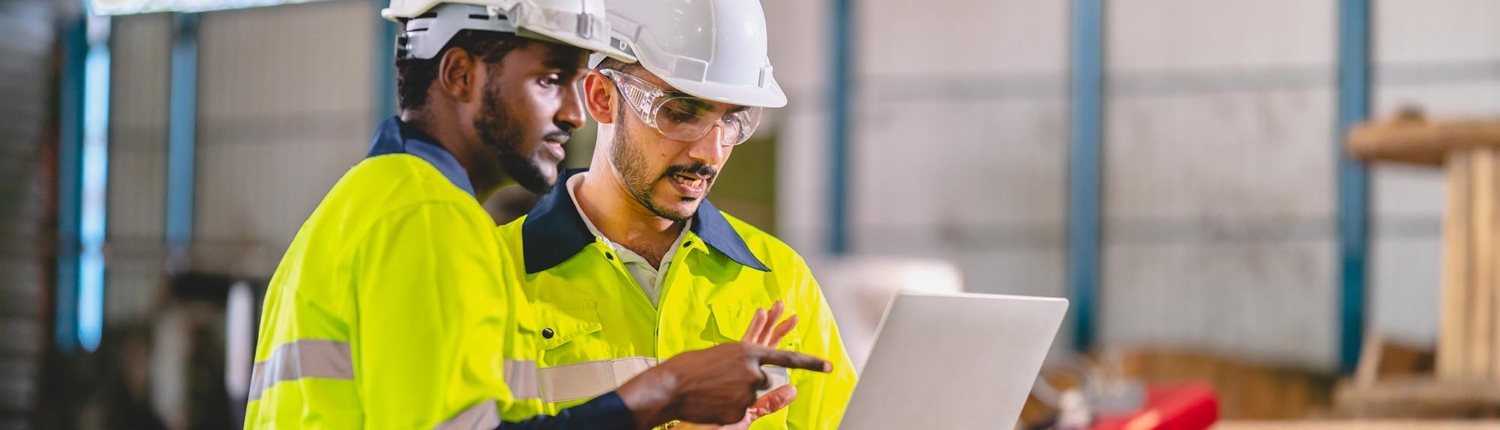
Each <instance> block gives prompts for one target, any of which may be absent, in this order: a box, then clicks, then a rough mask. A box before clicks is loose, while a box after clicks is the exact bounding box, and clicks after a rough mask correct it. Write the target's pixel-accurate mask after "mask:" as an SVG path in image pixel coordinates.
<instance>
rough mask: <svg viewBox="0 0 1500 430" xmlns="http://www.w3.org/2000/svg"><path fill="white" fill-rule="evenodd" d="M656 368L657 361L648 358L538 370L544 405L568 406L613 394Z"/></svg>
mask: <svg viewBox="0 0 1500 430" xmlns="http://www.w3.org/2000/svg"><path fill="white" fill-rule="evenodd" d="M655 365H656V359H655V358H648V357H630V358H618V359H614V360H602V361H586V362H582V363H574V364H565V365H561V366H556V367H546V368H542V369H538V370H537V381H538V382H539V385H540V386H541V389H542V393H541V394H542V401H543V402H546V403H557V402H566V401H569V400H579V399H588V398H593V397H597V396H599V395H600V394H604V393H608V392H610V391H614V389H616V388H619V387H620V386H621V385H624V384H625V381H629V380H630V378H634V377H635V376H636V375H639V374H641V372H645V371H646V369H650V368H651V366H655Z"/></svg>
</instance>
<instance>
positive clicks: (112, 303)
mask: <svg viewBox="0 0 1500 430" xmlns="http://www.w3.org/2000/svg"><path fill="white" fill-rule="evenodd" d="M111 31H112V35H111V37H112V40H111V43H110V45H111V46H110V51H111V54H112V55H111V62H110V66H111V70H110V80H111V84H110V116H111V117H110V131H109V139H110V144H109V152H110V153H109V198H108V201H109V207H108V209H107V211H108V212H107V213H108V218H107V219H108V223H109V225H108V227H107V229H106V231H107V232H108V234H109V239H108V240H109V246H107V247H106V253H107V259H106V261H107V264H108V266H107V267H108V270H106V271H105V285H106V289H107V290H106V292H105V294H104V297H105V307H104V315H105V318H106V320H107V321H109V322H111V323H117V322H121V321H138V320H141V319H144V318H146V317H149V316H150V315H152V313H153V312H154V311H156V310H157V309H158V306H159V305H160V299H161V297H162V295H163V294H164V291H165V290H164V287H165V284H164V283H165V280H166V277H165V275H164V272H163V269H164V268H165V264H166V247H165V236H163V234H164V227H165V225H166V222H165V219H166V218H165V210H166V206H167V201H166V187H167V184H166V177H167V108H168V106H167V97H168V94H169V87H168V77H169V75H170V70H171V66H172V65H171V49H172V16H171V15H168V14H154V15H135V16H126V17H120V18H116V19H115V20H114V24H113V25H112V26H111Z"/></svg>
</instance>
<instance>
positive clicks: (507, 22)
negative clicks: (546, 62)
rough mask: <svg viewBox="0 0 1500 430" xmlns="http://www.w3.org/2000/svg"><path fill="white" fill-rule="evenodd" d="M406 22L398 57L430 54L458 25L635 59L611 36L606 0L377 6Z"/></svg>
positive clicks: (442, 0)
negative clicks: (605, 5) (606, 14)
mask: <svg viewBox="0 0 1500 430" xmlns="http://www.w3.org/2000/svg"><path fill="white" fill-rule="evenodd" d="M380 16H383V17H385V18H386V19H389V20H392V21H396V22H402V21H403V20H404V21H405V22H406V29H405V32H403V34H402V36H401V39H400V40H399V41H398V42H397V46H396V58H417V59H430V58H433V57H435V56H437V54H438V52H439V51H442V49H443V46H445V45H447V44H448V40H449V39H452V38H453V35H455V34H458V32H459V31H462V30H486V31H497V32H504V33H514V34H516V35H518V36H523V37H528V38H532V39H540V40H545V41H548V42H556V43H562V44H567V45H573V46H576V47H579V48H583V49H587V50H590V51H594V52H596V53H601V54H604V55H608V56H610V57H614V58H616V59H619V60H621V61H625V62H634V61H635V57H632V56H631V55H630V54H627V53H625V52H624V51H623V50H621V49H619V47H616V46H611V45H610V43H611V42H613V41H614V39H613V38H612V37H610V36H611V34H612V32H611V31H610V28H609V21H608V20H607V19H606V18H605V16H604V0H391V6H390V7H389V8H386V9H384V10H381V11H380Z"/></svg>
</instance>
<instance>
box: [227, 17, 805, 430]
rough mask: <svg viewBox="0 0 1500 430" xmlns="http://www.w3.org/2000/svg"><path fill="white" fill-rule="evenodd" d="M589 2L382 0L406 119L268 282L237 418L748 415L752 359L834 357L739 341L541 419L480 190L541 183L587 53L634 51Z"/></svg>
mask: <svg viewBox="0 0 1500 430" xmlns="http://www.w3.org/2000/svg"><path fill="white" fill-rule="evenodd" d="M602 1H603V0H460V1H433V0H395V1H393V2H392V3H391V7H390V8H389V9H386V10H385V11H384V12H382V14H383V15H384V16H385V17H387V18H390V19H393V20H396V21H398V22H401V23H402V24H403V26H404V28H405V31H404V32H403V34H402V35H401V37H400V39H399V40H398V41H397V46H396V51H397V56H396V65H395V66H396V69H397V93H398V96H399V98H400V106H401V114H400V115H399V116H397V117H394V118H391V119H389V120H386V121H385V122H384V123H383V124H381V125H380V127H379V129H378V130H377V131H376V133H375V138H374V141H373V142H372V144H371V148H370V151H369V154H368V155H367V157H366V158H365V159H364V160H363V161H361V162H360V163H359V164H358V165H356V166H355V167H353V168H352V169H350V170H349V171H348V172H347V173H346V174H345V175H344V176H343V178H342V179H340V180H339V182H338V183H337V184H336V185H334V187H333V189H332V190H330V191H329V193H328V195H327V196H326V197H325V198H324V199H323V202H322V203H320V204H319V206H318V208H317V209H316V210H314V212H313V213H312V215H311V216H310V217H309V218H308V220H307V221H306V223H304V224H303V226H302V228H301V229H300V230H299V231H298V233H297V236H296V238H295V239H294V240H293V242H292V245H291V246H290V248H289V249H288V250H287V253H286V256H285V257H284V258H283V259H282V261H281V264H280V265H279V267H278V268H277V270H276V274H275V275H274V277H273V278H272V279H271V283H270V286H269V289H268V291H267V295H266V302H265V307H264V309H265V310H264V313H263V315H262V318H261V327H260V335H259V342H258V345H257V350H256V353H255V360H256V363H255V366H254V372H253V376H252V383H251V387H250V392H249V397H248V398H249V399H250V402H249V405H248V407H247V411H246V424H245V427H247V428H257V429H259V428H330V429H353V428H399V429H412V428H421V429H429V428H439V429H493V428H503V429H540V428H547V429H599V430H602V429H644V428H650V427H652V426H656V425H658V424H662V423H665V422H667V421H668V420H670V419H676V418H679V417H681V416H683V415H689V416H693V417H696V418H699V419H705V420H713V419H717V418H719V417H723V416H727V415H734V414H740V413H742V412H743V411H744V409H745V408H746V407H748V405H750V404H752V403H753V402H754V400H755V398H754V395H753V389H754V388H755V387H758V386H763V385H765V384H767V383H768V382H767V381H766V377H765V376H764V375H763V374H762V373H761V372H759V370H758V367H759V366H760V365H762V364H778V365H785V366H791V367H802V368H810V369H815V370H820V369H826V368H827V366H828V364H827V363H825V362H823V361H822V360H820V359H817V358H815V357H810V356H806V355H802V354H796V353H791V352H787V351H778V350H775V349H771V348H767V347H762V346H757V345H754V344H751V343H737V344H732V345H726V346H723V347H718V348H713V349H708V350H703V351H695V352H691V353H687V354H683V355H682V356H680V357H679V358H678V359H674V360H671V361H668V362H665V363H663V365H662V366H660V367H658V368H656V369H653V370H652V371H651V372H646V373H643V374H641V375H640V376H639V377H637V378H635V379H634V380H631V381H630V382H628V383H626V384H624V385H623V386H621V387H619V388H618V389H617V390H613V391H612V392H611V393H609V394H606V395H603V396H599V397H597V398H595V399H594V400H593V401H591V402H589V403H588V404H585V405H581V406H579V407H578V408H575V409H571V410H568V411H564V412H562V413H558V414H555V415H538V414H539V413H540V412H542V404H541V401H540V398H541V394H540V393H542V392H544V391H545V389H546V387H543V386H539V385H538V378H537V373H536V356H535V354H536V351H537V348H536V346H535V342H536V341H537V340H538V339H539V337H538V336H539V334H538V331H537V329H536V328H535V327H534V325H535V324H534V323H533V316H532V314H531V308H530V307H529V306H526V302H525V297H524V293H522V292H521V291H520V289H519V286H518V285H517V284H516V282H515V280H514V279H513V278H511V277H509V276H507V274H508V273H509V272H510V270H509V269H507V267H508V266H509V265H514V264H517V263H516V262H514V261H512V256H511V255H509V254H508V253H507V252H506V250H505V249H504V248H502V247H501V246H500V244H499V243H498V242H497V241H496V240H495V236H494V221H493V220H492V219H491V218H490V217H489V215H488V214H487V213H486V212H485V210H484V208H483V207H482V206H480V202H482V201H484V200H486V199H488V198H489V196H490V195H491V194H493V193H494V192H495V191H496V190H497V189H499V188H500V187H503V186H506V185H510V184H520V185H522V186H525V187H526V188H528V189H531V190H533V191H536V192H545V191H546V190H548V189H549V188H551V187H552V185H553V184H554V183H555V181H556V177H557V169H556V164H557V163H558V161H560V160H561V159H562V155H563V154H562V149H561V146H562V143H563V142H565V141H566V140H567V138H568V133H569V132H570V131H571V130H573V129H576V128H578V127H580V126H582V125H583V122H584V118H583V107H582V106H581V104H580V101H579V99H578V93H577V87H578V86H577V83H578V81H579V79H581V78H582V76H584V75H585V74H586V73H587V72H588V69H587V67H586V65H587V58H588V55H589V53H590V52H601V53H604V54H606V55H610V56H612V57H614V58H617V59H619V60H621V61H631V60H632V59H631V56H630V55H628V54H626V53H623V52H621V51H619V50H618V49H615V48H612V47H610V39H609V37H608V35H609V33H610V32H609V26H608V24H607V21H606V20H605V18H604V15H603V12H604V8H603V3H602ZM762 325H764V323H762ZM751 328H752V329H754V330H762V328H759V327H756V326H754V325H752V327H751Z"/></svg>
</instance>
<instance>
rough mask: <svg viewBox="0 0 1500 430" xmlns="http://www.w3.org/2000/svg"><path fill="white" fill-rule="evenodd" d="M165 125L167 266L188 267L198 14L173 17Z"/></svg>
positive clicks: (172, 268) (195, 134)
mask: <svg viewBox="0 0 1500 430" xmlns="http://www.w3.org/2000/svg"><path fill="white" fill-rule="evenodd" d="M174 18H175V27H176V28H175V33H174V36H173V38H172V71H171V93H170V99H169V102H170V103H171V105H170V108H169V115H170V117H169V118H168V122H167V124H168V129H167V220H166V222H167V225H166V231H167V270H168V272H169V273H181V272H185V271H187V270H189V269H190V268H191V267H192V264H191V259H190V253H189V250H190V249H191V247H192V244H193V192H194V191H193V186H194V182H195V181H196V179H197V178H196V177H195V176H194V175H195V164H196V161H197V155H196V153H197V145H198V142H197V140H198V15H197V14H192V13H180V14H177V15H176V16H175V17H174Z"/></svg>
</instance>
